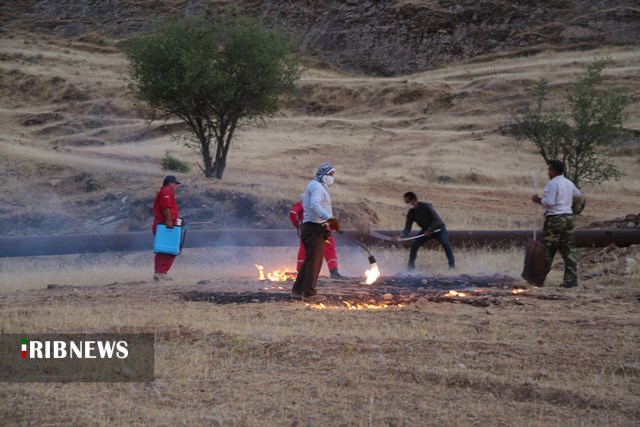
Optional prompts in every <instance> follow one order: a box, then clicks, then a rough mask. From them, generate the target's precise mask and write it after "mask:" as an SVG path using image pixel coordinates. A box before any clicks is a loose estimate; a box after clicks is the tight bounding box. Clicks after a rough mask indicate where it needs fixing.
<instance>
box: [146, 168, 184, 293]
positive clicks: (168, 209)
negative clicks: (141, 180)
mask: <svg viewBox="0 0 640 427" xmlns="http://www.w3.org/2000/svg"><path fill="white" fill-rule="evenodd" d="M178 185H180V182H179V181H178V180H177V179H176V177H175V176H173V175H168V176H166V177H165V178H164V181H163V182H162V188H161V189H160V191H159V192H158V194H157V195H156V200H155V201H154V202H153V227H152V231H153V235H154V236H155V235H156V228H157V227H158V224H164V226H165V227H167V228H173V226H174V225H176V221H177V220H178V203H177V202H176V197H175V193H176V190H177V189H178ZM175 259H176V256H175V255H170V254H156V256H155V259H154V264H155V271H154V274H153V279H154V280H155V281H163V280H171V278H170V277H168V276H167V273H168V272H169V269H170V268H171V266H172V265H173V261H175Z"/></svg>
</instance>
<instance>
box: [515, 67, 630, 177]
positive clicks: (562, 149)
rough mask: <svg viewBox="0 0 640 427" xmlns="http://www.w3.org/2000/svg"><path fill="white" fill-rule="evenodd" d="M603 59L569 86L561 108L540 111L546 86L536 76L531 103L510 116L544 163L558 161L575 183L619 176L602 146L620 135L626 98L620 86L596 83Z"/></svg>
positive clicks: (617, 138)
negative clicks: (619, 89)
mask: <svg viewBox="0 0 640 427" xmlns="http://www.w3.org/2000/svg"><path fill="white" fill-rule="evenodd" d="M608 62H609V60H608V59H596V60H594V61H593V62H592V63H591V64H589V65H588V66H587V67H586V68H585V71H584V73H582V74H581V75H579V76H578V78H577V79H576V81H575V82H573V83H572V84H571V85H570V87H569V90H568V93H567V94H566V95H565V96H564V100H565V102H566V107H565V111H558V110H550V111H545V109H544V105H545V102H546V101H547V97H548V95H549V94H550V93H551V90H550V88H549V86H548V82H547V81H546V80H540V81H538V82H537V83H536V84H535V86H534V88H533V91H534V94H535V105H534V106H533V107H528V108H527V109H526V110H525V111H524V112H523V113H522V114H519V115H517V116H516V117H515V124H516V130H517V137H518V138H519V139H523V138H526V139H529V140H530V141H532V142H533V144H534V145H535V146H536V149H537V150H538V152H539V153H540V155H541V156H542V158H543V159H544V160H545V162H548V161H549V160H554V159H557V160H562V161H563V162H564V163H565V166H566V171H565V175H566V176H567V178H569V179H570V180H572V181H573V182H574V183H575V184H576V186H580V184H582V183H585V182H593V183H599V182H602V181H606V180H608V179H612V178H613V179H618V178H619V177H620V176H621V175H622V174H621V172H620V170H619V169H618V168H617V167H616V166H615V165H614V164H613V163H611V162H610V161H609V159H608V148H610V147H611V146H612V145H614V144H615V143H616V142H617V141H618V140H620V138H621V137H622V135H623V134H624V131H623V129H622V123H623V121H624V119H625V116H624V114H623V110H624V108H625V106H626V105H627V104H628V99H627V97H626V96H625V95H624V94H622V93H621V92H620V91H617V90H611V89H603V88H602V83H603V82H604V76H603V75H602V73H603V71H604V69H605V68H606V66H607V63H608Z"/></svg>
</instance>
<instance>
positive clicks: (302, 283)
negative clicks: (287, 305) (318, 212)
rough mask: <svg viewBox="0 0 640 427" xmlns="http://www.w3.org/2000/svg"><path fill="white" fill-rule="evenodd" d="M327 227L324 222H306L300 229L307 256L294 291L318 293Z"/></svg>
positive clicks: (308, 294)
mask: <svg viewBox="0 0 640 427" xmlns="http://www.w3.org/2000/svg"><path fill="white" fill-rule="evenodd" d="M325 233H326V231H325V228H324V227H323V226H322V224H317V223H315V222H305V223H304V224H302V228H301V229H300V238H301V239H302V244H303V245H304V250H305V252H306V257H305V258H304V262H303V263H302V267H300V271H298V276H297V277H296V281H295V283H294V284H293V292H296V293H302V294H303V295H304V296H306V297H310V296H313V295H316V294H317V292H316V282H317V281H318V276H319V275H320V269H321V268H322V260H323V257H324V240H325V237H326V234H325Z"/></svg>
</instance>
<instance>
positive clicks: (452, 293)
mask: <svg viewBox="0 0 640 427" xmlns="http://www.w3.org/2000/svg"><path fill="white" fill-rule="evenodd" d="M444 296H445V297H468V296H469V294H466V293H464V292H458V291H449V292H447V293H446V294H444Z"/></svg>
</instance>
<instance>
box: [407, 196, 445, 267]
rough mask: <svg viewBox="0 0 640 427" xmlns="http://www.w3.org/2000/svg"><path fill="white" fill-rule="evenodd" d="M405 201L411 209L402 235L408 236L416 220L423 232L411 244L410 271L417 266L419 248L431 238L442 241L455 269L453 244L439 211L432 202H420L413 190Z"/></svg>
mask: <svg viewBox="0 0 640 427" xmlns="http://www.w3.org/2000/svg"><path fill="white" fill-rule="evenodd" d="M404 202H405V203H406V204H407V207H408V208H409V211H408V212H407V222H406V224H405V226H404V230H402V234H401V236H400V237H407V235H408V234H409V232H410V231H411V227H412V225H413V223H414V222H415V223H416V224H418V225H419V226H420V234H422V236H420V237H418V238H416V239H414V240H413V243H412V244H411V252H410V253H409V263H408V266H407V267H408V269H409V271H412V270H413V269H414V268H415V266H416V257H417V256H418V249H420V247H421V246H422V245H424V244H425V243H426V242H428V241H429V240H431V239H436V240H438V242H440V244H441V245H442V247H443V248H444V253H445V254H446V255H447V261H448V263H449V269H451V270H452V269H454V268H455V267H456V261H455V258H454V257H453V251H452V250H451V244H450V243H449V236H448V234H447V228H446V227H445V225H444V222H443V221H442V219H440V216H438V213H437V212H436V211H435V209H433V206H431V203H427V202H419V201H418V197H417V196H416V194H415V193H414V192H413V191H409V192H407V193H405V194H404ZM398 240H399V238H398Z"/></svg>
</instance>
